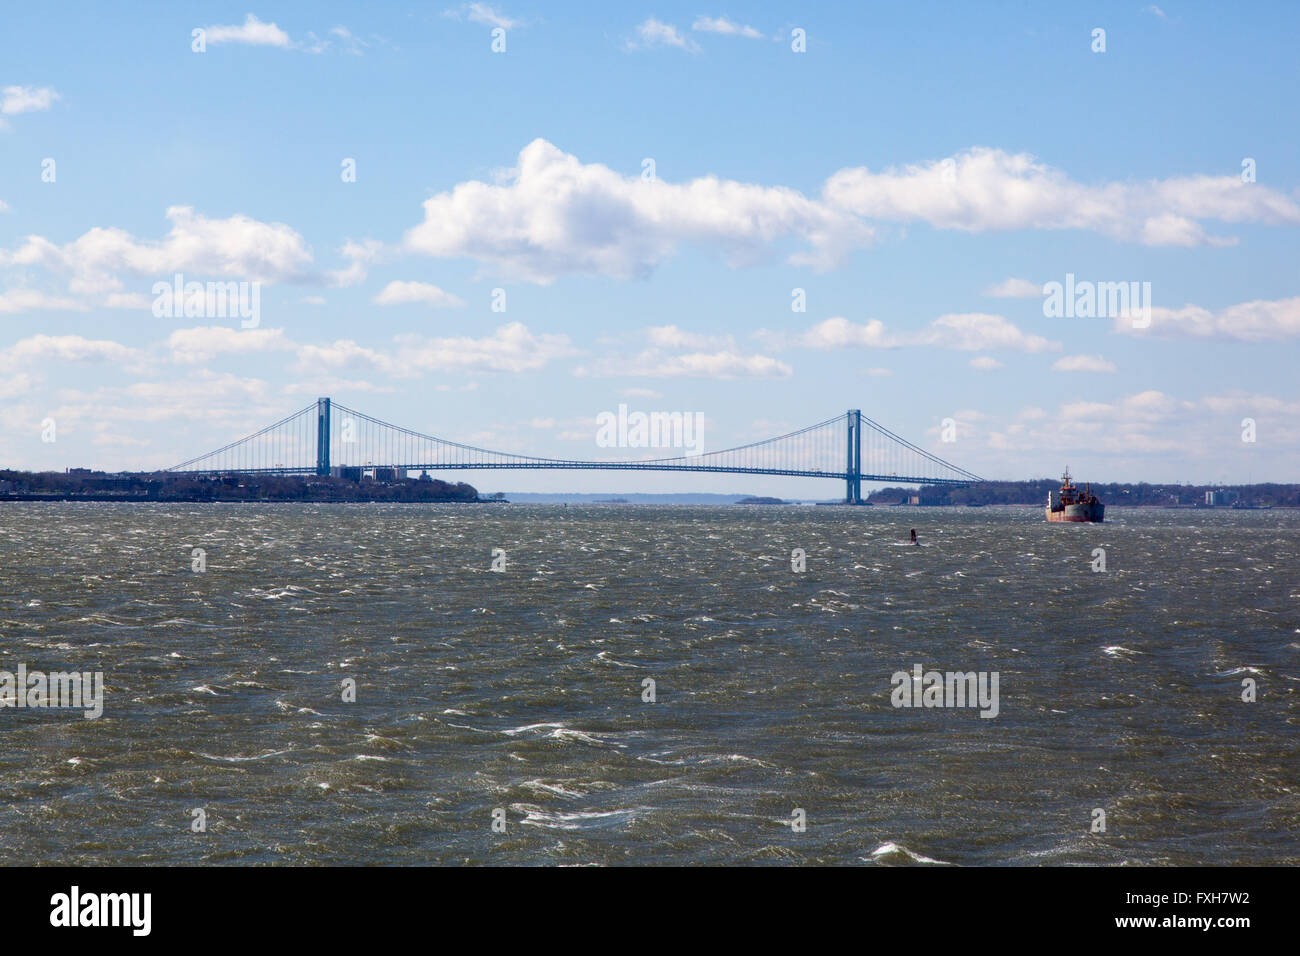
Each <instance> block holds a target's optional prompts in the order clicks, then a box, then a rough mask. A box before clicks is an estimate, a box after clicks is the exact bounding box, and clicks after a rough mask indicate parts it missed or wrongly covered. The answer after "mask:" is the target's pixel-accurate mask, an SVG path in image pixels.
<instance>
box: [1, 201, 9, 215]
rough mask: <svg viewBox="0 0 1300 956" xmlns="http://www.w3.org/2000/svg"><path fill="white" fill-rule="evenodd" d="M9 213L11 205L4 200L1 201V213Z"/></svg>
mask: <svg viewBox="0 0 1300 956" xmlns="http://www.w3.org/2000/svg"><path fill="white" fill-rule="evenodd" d="M8 211H9V204H8V203H7V202H5V201H4V200H3V199H0V212H8Z"/></svg>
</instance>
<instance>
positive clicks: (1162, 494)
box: [868, 478, 1300, 508]
mask: <svg viewBox="0 0 1300 956" xmlns="http://www.w3.org/2000/svg"><path fill="white" fill-rule="evenodd" d="M1060 487H1061V480H1060V479H1059V478H1057V479H1051V478H1039V479H1035V480H1034V481H983V482H980V483H979V484H972V485H962V486H959V487H947V486H935V485H926V486H924V487H922V488H921V489H920V490H919V491H918V489H916V488H896V487H890V488H881V489H880V490H878V491H874V492H872V493H871V495H870V497H869V498H868V500H869V501H870V502H871V503H872V504H878V505H896V504H907V503H909V502H911V501H912V499H913V498H920V504H924V505H1045V504H1046V503H1047V493H1048V492H1049V491H1058V490H1060ZM1078 487H1079V488H1080V489H1082V488H1083V483H1080V484H1079V485H1078ZM1091 490H1092V492H1093V494H1095V495H1097V497H1099V498H1100V499H1101V500H1102V502H1103V503H1104V504H1107V505H1117V506H1124V505H1133V506H1147V507H1151V506H1163V507H1169V506H1173V505H1183V506H1190V505H1200V506H1203V505H1205V504H1206V503H1207V502H1206V493H1207V492H1220V493H1221V495H1220V496H1219V497H1220V498H1221V499H1222V500H1218V501H1216V503H1217V504H1220V505H1224V506H1226V505H1228V504H1231V503H1238V504H1240V505H1248V506H1254V507H1273V508H1300V484H1272V483H1269V484H1255V485H1175V484H1148V483H1147V482H1138V483H1137V484H1126V483H1122V482H1103V483H1100V484H1099V483H1097V482H1092V483H1091Z"/></svg>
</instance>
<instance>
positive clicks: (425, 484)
mask: <svg viewBox="0 0 1300 956" xmlns="http://www.w3.org/2000/svg"><path fill="white" fill-rule="evenodd" d="M6 496H8V497H11V498H12V497H17V496H29V497H30V496H41V497H50V498H85V499H87V500H112V499H114V498H120V499H122V500H145V501H477V500H478V496H479V495H478V490H477V489H476V488H474V486H473V485H467V484H465V483H464V482H456V483H454V484H452V483H449V482H446V481H439V480H437V479H436V478H430V477H428V476H427V475H422V476H421V477H420V478H418V479H412V478H405V477H402V478H396V479H394V480H389V481H374V480H371V479H365V480H361V481H353V480H350V479H347V478H340V477H334V476H330V477H318V476H315V475H308V476H303V475H227V476H221V477H209V476H206V475H181V474H170V473H167V472H152V473H144V472H141V473H128V474H105V473H103V472H90V471H86V470H84V469H75V470H72V471H68V472H57V471H38V472H30V471H3V470H0V498H4V497H6Z"/></svg>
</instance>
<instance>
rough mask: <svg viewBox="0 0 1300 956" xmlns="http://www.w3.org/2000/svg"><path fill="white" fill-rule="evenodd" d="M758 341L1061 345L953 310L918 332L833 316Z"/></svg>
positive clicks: (975, 348)
mask: <svg viewBox="0 0 1300 956" xmlns="http://www.w3.org/2000/svg"><path fill="white" fill-rule="evenodd" d="M758 335H759V337H760V338H761V339H763V340H764V341H766V342H768V343H769V344H770V345H772V346H773V347H776V348H781V347H791V346H793V347H797V348H810V349H837V348H878V349H889V348H901V347H905V346H917V345H929V346H934V347H936V348H948V349H959V350H963V351H971V352H983V351H987V350H989V349H1012V350H1015V351H1018V352H1046V351H1054V350H1058V349H1060V347H1061V344H1060V343H1059V342H1052V341H1049V340H1048V339H1045V338H1043V337H1042V336H1041V335H1033V334H1031V333H1027V332H1023V331H1021V330H1020V329H1019V328H1017V327H1016V326H1015V325H1013V324H1012V323H1011V322H1009V321H1007V320H1006V319H1005V318H1003V317H1002V316H1000V315H989V314H987V313H983V312H954V313H949V314H947V315H941V316H939V318H937V319H935V320H934V321H933V322H931V323H930V324H929V325H928V326H926V327H925V328H924V329H921V330H919V331H917V332H890V331H889V330H888V329H887V328H886V327H885V324H884V323H883V322H881V321H880V320H879V319H868V320H867V321H866V322H864V323H861V324H859V323H856V322H851V321H849V320H848V319H846V318H843V317H842V316H835V317H833V318H829V319H826V320H824V321H822V322H818V323H817V324H816V325H814V326H812V327H811V328H809V329H808V330H807V331H805V332H803V333H800V334H797V335H795V336H793V337H789V336H785V335H781V334H774V333H771V332H768V331H766V330H763V331H760V332H759V333H758Z"/></svg>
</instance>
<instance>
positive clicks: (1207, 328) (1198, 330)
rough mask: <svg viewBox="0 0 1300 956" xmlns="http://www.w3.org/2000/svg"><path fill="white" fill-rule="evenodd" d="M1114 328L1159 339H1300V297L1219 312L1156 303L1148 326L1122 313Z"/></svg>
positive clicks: (1248, 340) (1265, 301)
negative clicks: (1174, 307)
mask: <svg viewBox="0 0 1300 956" xmlns="http://www.w3.org/2000/svg"><path fill="white" fill-rule="evenodd" d="M1115 331H1117V332H1124V333H1127V334H1130V335H1139V336H1140V335H1152V336H1157V337H1160V338H1186V339H1214V340H1220V341H1232V340H1235V341H1239V342H1270V341H1271V342H1280V341H1285V340H1289V339H1300V297H1296V298H1291V299H1275V300H1255V301H1253V302H1241V303H1238V304H1237V305H1231V306H1228V307H1227V308H1226V309H1220V310H1219V311H1218V312H1211V311H1210V310H1209V309H1204V308H1201V307H1200V306H1197V305H1185V306H1183V307H1182V308H1181V309H1166V308H1159V307H1154V306H1153V307H1152V309H1151V324H1150V325H1149V326H1148V327H1145V328H1137V327H1135V326H1134V322H1133V319H1132V318H1130V317H1127V316H1119V317H1117V318H1116V319H1115Z"/></svg>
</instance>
